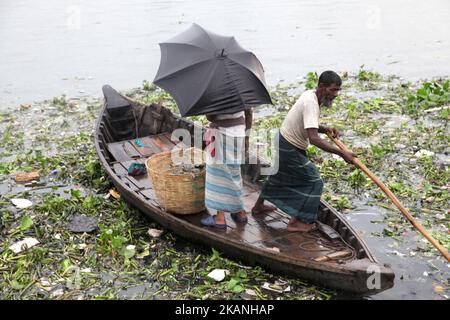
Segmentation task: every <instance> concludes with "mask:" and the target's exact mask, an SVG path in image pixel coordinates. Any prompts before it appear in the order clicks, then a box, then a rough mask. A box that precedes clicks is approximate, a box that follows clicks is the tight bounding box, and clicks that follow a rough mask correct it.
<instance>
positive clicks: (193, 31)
mask: <svg viewBox="0 0 450 320" xmlns="http://www.w3.org/2000/svg"><path fill="white" fill-rule="evenodd" d="M159 45H160V48H161V63H160V66H159V69H158V73H157V74H156V77H155V79H154V80H153V82H154V83H155V84H156V85H157V86H159V87H161V88H163V89H164V90H166V91H167V92H169V93H170V94H171V95H172V97H173V98H174V99H175V101H176V102H177V105H178V108H179V109H180V113H181V115H182V116H190V115H199V114H223V113H235V112H238V111H242V110H244V109H245V108H248V107H251V106H256V105H260V104H268V103H270V104H271V103H272V101H271V99H270V95H269V93H268V91H267V88H266V83H265V78H264V69H263V67H262V65H261V63H260V62H259V60H258V59H257V58H256V56H255V55H254V54H253V53H251V52H250V51H247V50H245V49H244V48H242V47H241V46H240V45H239V44H238V43H237V41H236V40H235V38H234V37H225V36H221V35H218V34H215V33H212V32H210V31H207V30H205V29H203V28H202V27H200V26H199V25H197V24H195V23H194V24H193V25H192V26H190V27H189V28H188V29H187V30H186V31H184V32H182V33H180V34H179V35H177V36H175V37H174V38H172V39H170V40H168V41H166V42H163V43H160V44H159Z"/></svg>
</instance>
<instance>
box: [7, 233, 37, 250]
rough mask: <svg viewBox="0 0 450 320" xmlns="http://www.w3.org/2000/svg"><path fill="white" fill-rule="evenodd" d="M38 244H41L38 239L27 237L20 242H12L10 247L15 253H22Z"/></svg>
mask: <svg viewBox="0 0 450 320" xmlns="http://www.w3.org/2000/svg"><path fill="white" fill-rule="evenodd" d="M37 244H39V241H38V240H37V239H35V238H30V237H27V238H25V239H23V240H21V241H19V242H16V243H14V244H12V245H11V246H10V247H9V249H10V250H12V251H13V252H14V253H20V252H22V251H25V250H27V249H29V248H32V247H34V246H35V245H37Z"/></svg>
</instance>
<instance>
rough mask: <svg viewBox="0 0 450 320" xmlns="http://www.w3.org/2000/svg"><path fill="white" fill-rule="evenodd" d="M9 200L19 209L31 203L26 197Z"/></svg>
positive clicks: (29, 205)
mask: <svg viewBox="0 0 450 320" xmlns="http://www.w3.org/2000/svg"><path fill="white" fill-rule="evenodd" d="M11 202H12V203H13V204H14V205H15V206H16V207H17V208H19V209H25V208H28V207H31V206H32V205H33V202H31V201H30V200H27V199H11Z"/></svg>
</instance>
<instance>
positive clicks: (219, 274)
mask: <svg viewBox="0 0 450 320" xmlns="http://www.w3.org/2000/svg"><path fill="white" fill-rule="evenodd" d="M229 273H230V271H228V270H226V269H214V270H213V271H211V272H210V273H208V278H211V279H214V280H216V281H217V282H220V281H222V280H223V279H225V277H226V275H227V274H229Z"/></svg>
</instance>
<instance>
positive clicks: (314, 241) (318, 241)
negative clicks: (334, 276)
mask: <svg viewBox="0 0 450 320" xmlns="http://www.w3.org/2000/svg"><path fill="white" fill-rule="evenodd" d="M304 237H305V238H309V239H310V240H309V241H306V242H303V243H300V244H299V246H298V247H299V248H300V249H302V250H305V251H309V252H321V251H342V250H344V249H349V250H350V252H351V255H349V256H348V257H339V258H330V260H353V259H354V258H355V257H356V250H355V248H353V247H352V246H351V245H350V244H348V243H347V241H345V240H344V239H343V238H342V236H341V235H339V237H340V239H341V240H342V242H343V244H344V245H343V244H342V243H331V242H328V241H327V243H324V239H323V238H322V237H320V236H315V235H312V234H307V233H306V234H305V235H304ZM317 245H320V246H321V247H322V248H317ZM311 246H314V247H311Z"/></svg>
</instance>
